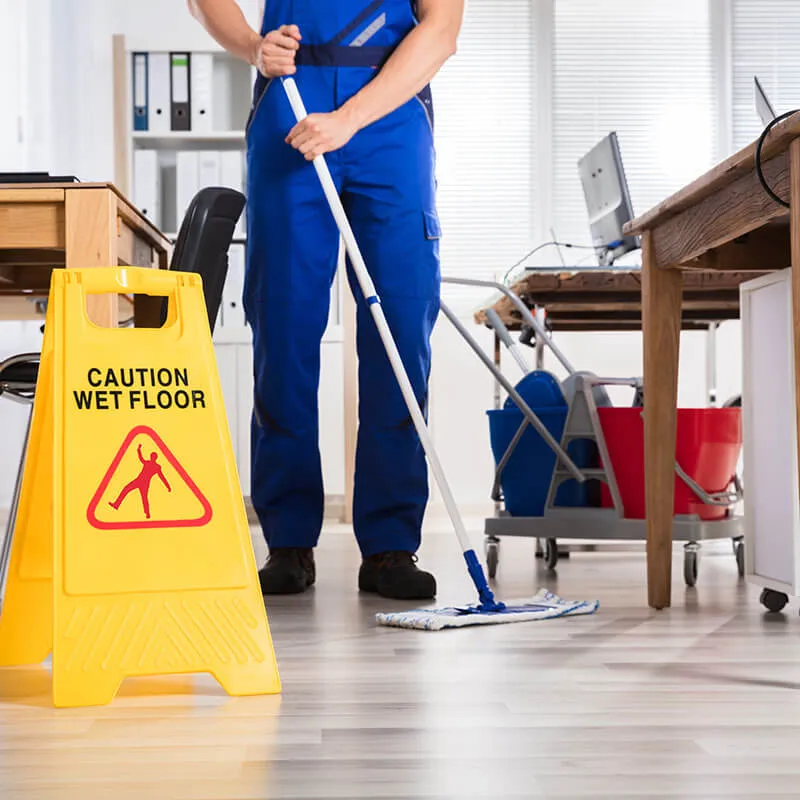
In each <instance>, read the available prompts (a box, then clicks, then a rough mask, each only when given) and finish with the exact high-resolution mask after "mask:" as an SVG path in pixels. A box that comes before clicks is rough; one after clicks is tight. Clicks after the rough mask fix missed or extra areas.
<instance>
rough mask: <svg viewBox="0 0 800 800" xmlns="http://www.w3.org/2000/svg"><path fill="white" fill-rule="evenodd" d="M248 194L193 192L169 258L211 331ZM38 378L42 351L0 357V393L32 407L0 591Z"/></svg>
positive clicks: (2, 571) (1, 553) (3, 569)
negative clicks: (198, 293) (186, 275)
mask: <svg viewBox="0 0 800 800" xmlns="http://www.w3.org/2000/svg"><path fill="white" fill-rule="evenodd" d="M244 205H245V197H244V195H243V194H242V193H241V192H237V191H235V190H233V189H226V188H217V187H210V188H206V189H201V190H200V191H199V192H198V193H197V195H195V197H194V199H193V200H192V202H191V204H190V205H189V208H188V209H187V211H186V215H185V216H184V218H183V222H182V223H181V229H180V231H179V232H178V239H177V241H176V242H175V249H174V250H173V253H172V261H171V262H170V269H171V270H178V271H180V272H195V273H197V274H198V275H200V277H201V278H202V280H203V291H204V294H205V299H206V312H207V314H208V323H209V326H210V328H211V332H212V333H213V332H214V327H215V325H216V322H217V316H218V315H219V307H220V305H221V304H222V290H223V287H224V286H225V278H226V277H227V274H228V251H229V249H230V246H231V241H232V240H233V232H234V229H235V228H236V223H237V222H238V221H239V217H240V216H241V215H242V211H243V210H244ZM166 318H167V299H166V298H164V301H163V302H162V306H161V324H162V325H163V324H164V322H166ZM38 377H39V353H25V354H22V355H17V356H12V357H11V358H8V359H6V360H5V361H0V396H6V397H8V398H10V399H11V400H15V401H17V402H20V403H25V404H27V405H29V406H30V407H31V411H30V412H29V414H28V422H27V426H26V432H25V440H24V444H23V449H22V456H21V458H20V462H19V468H18V470H17V478H16V481H15V484H14V495H13V498H12V502H11V509H10V511H9V515H8V521H7V523H6V530H5V536H4V537H3V545H2V549H0V592H2V590H3V588H4V585H5V578H6V574H7V572H8V562H9V557H10V554H11V539H12V534H13V531H14V526H15V524H16V519H17V512H18V509H19V495H20V490H21V488H22V475H23V473H24V470H25V455H26V453H27V451H28V436H29V434H30V425H31V413H32V411H33V398H34V395H35V392H36V381H37V379H38Z"/></svg>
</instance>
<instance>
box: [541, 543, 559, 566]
mask: <svg viewBox="0 0 800 800" xmlns="http://www.w3.org/2000/svg"><path fill="white" fill-rule="evenodd" d="M546 544H547V549H546V550H545V555H544V559H545V564H546V565H547V569H549V570H554V569H555V568H556V565H557V564H558V542H557V541H556V540H555V539H548V540H547V542H546Z"/></svg>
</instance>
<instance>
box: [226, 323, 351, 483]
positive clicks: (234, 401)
mask: <svg viewBox="0 0 800 800" xmlns="http://www.w3.org/2000/svg"><path fill="white" fill-rule="evenodd" d="M214 338H215V344H214V347H215V352H216V357H217V368H218V370H219V376H220V383H221V385H222V393H223V395H224V398H225V410H226V412H227V415H228V426H229V428H230V432H231V440H232V442H233V448H234V453H235V455H236V466H237V469H238V471H239V480H240V482H241V486H242V492H243V494H244V495H245V497H249V495H250V420H251V416H252V412H253V351H252V345H251V344H250V342H249V341H247V340H246V338H243V337H238V340H235V339H233V337H227V336H226V334H225V331H224V329H218V331H217V332H216V334H215V337H214ZM343 391H344V375H343V369H342V343H341V342H338V341H325V342H323V344H322V369H321V374H320V390H319V408H320V434H319V438H320V450H321V453H322V470H323V479H324V481H325V494H326V495H327V496H328V497H338V496H341V495H343V494H344V406H343V400H342V397H343Z"/></svg>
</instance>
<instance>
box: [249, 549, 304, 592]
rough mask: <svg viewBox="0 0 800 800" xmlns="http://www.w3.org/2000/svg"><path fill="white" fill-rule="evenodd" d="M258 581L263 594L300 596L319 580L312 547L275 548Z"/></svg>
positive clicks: (259, 574) (260, 572)
mask: <svg viewBox="0 0 800 800" xmlns="http://www.w3.org/2000/svg"><path fill="white" fill-rule="evenodd" d="M258 579H259V581H260V583H261V593H262V594H300V593H301V592H304V591H305V590H306V589H308V587H309V586H311V585H313V583H314V581H315V580H316V579H317V569H316V567H315V565H314V551H313V550H312V549H311V548H310V547H309V548H306V547H279V548H275V549H274V550H271V551H270V554H269V558H268V559H267V563H266V564H265V565H264V566H263V567H262V568H261V570H260V571H259V573H258Z"/></svg>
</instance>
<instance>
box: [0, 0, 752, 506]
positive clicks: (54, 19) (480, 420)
mask: <svg viewBox="0 0 800 800" xmlns="http://www.w3.org/2000/svg"><path fill="white" fill-rule="evenodd" d="M26 3H27V5H25V8H26V9H27V13H28V16H26V19H28V18H29V19H30V21H31V24H30V27H29V29H28V34H27V38H25V37H23V39H22V40H21V41H22V43H23V46H21V47H17V48H16V49H15V48H14V46H13V45H14V42H15V41H16V40H15V38H14V37H13V36H9V28H8V27H7V25H6V23H7V21H8V20H9V19H11V18H12V16H11V11H10V9H12V7H13V8H14V9H16V11H17V12H18V11H19V9H20V7H21V6H22V5H23V4H22V0H0V74H5V71H6V69H9V68H12V64H14V63H17V62H18V60H19V59H23V61H24V72H25V76H24V86H25V88H24V90H23V91H22V92H21V94H22V95H24V94H27V97H25V98H24V100H25V101H26V102H25V103H23V106H24V112H23V116H24V123H25V132H26V143H25V146H24V147H23V148H22V150H21V151H19V152H17V151H16V150H15V151H14V152H15V153H17V155H16V156H15V157H16V158H17V159H18V160H21V162H22V163H19V164H18V167H19V168H21V167H24V166H33V167H36V168H41V169H49V170H50V171H51V172H66V173H69V174H76V175H78V176H79V177H80V178H81V179H82V180H108V179H109V178H111V176H112V175H113V149H114V147H113V145H114V143H113V130H112V61H111V36H112V35H113V34H114V33H123V34H125V35H126V36H127V37H128V38H129V39H130V40H131V43H133V44H136V46H139V45H140V44H141V43H144V42H150V43H153V44H151V46H154V47H155V46H166V47H169V46H180V47H189V48H199V47H207V46H209V41H210V40H209V39H208V37H207V36H206V34H205V33H204V32H203V31H202V29H201V28H200V26H199V25H198V24H197V23H196V22H195V21H194V20H192V19H191V18H190V17H189V14H188V12H187V11H186V10H185V5H184V3H183V0H180V1H179V2H173V3H165V2H163V0H136V2H134V1H133V0H26ZM257 6H258V0H252V2H251V3H250V4H249V10H250V15H251V17H252V16H254V15H255V16H257ZM6 40H8V41H6ZM9 42H11V45H9ZM20 50H21V53H20V52H18V51H20ZM12 54H13V55H12ZM12 74H13V73H12ZM12 96H15V95H12ZM13 113H15V112H11V111H9V110H8V107H7V106H3V105H2V104H0V153H3V152H5V150H6V148H5V145H6V141H8V142H11V138H9V137H10V134H9V131H10V130H11V128H10V125H11V124H12V121H11V120H10V117H11V116H12V115H13ZM4 136H5V137H6V138H5V139H4V138H2V137H4ZM10 148H11V145H9V149H10ZM2 166H3V165H1V164H0V167H2ZM487 235H491V232H487ZM449 266H450V265H448V264H447V263H445V264H443V270H444V272H445V273H446V272H447V271H448V267H449ZM496 267H497V265H496V264H495V265H491V266H489V265H487V270H494V269H496ZM482 299H483V295H482V294H481V291H480V290H477V291H476V295H475V305H476V306H477V305H479V304H480V303H481V301H482ZM465 322H466V324H467V326H468V328H469V329H470V330H471V331H473V333H474V334H475V335H476V336H478V338H479V340H480V341H481V343H482V344H483V345H484V346H485V347H486V349H487V352H489V353H491V348H492V339H491V336H490V335H489V333H488V332H487V331H485V330H481V329H478V328H477V327H476V326H474V325H473V323H472V320H471V317H469V316H467V317H465ZM40 340H41V337H40V334H39V329H38V325H30V324H26V325H23V324H20V323H5V324H3V323H0V357H3V355H6V354H10V353H12V352H19V351H23V350H31V349H36V348H38V346H39V344H40ZM558 341H559V344H560V345H561V347H562V348H563V349H564V350H565V351H566V353H567V354H568V355H569V357H570V358H571V359H572V360H573V361H574V363H575V365H576V366H577V367H578V368H581V369H589V370H592V371H594V372H596V373H598V374H609V375H615V376H631V375H639V374H640V373H641V370H642V367H641V336H640V335H638V334H619V335H615V334H580V335H578V334H570V335H561V336H559V337H558ZM341 348H342V345H341V344H340V343H335V342H334V343H330V344H327V345H325V348H324V359H325V367H324V375H323V392H324V398H323V400H322V401H321V404H320V405H321V408H322V414H323V420H322V449H323V462H324V469H325V478H326V488H327V490H328V492H329V493H330V494H332V495H341V494H342V493H343V491H344V444H343V436H342V432H341V430H342V425H343V408H342V400H341V383H342V371H341V364H342V352H341ZM226 350H227V351H231V348H220V349H218V356H219V357H220V358H221V359H226V358H227V355H226ZM704 358H705V353H704V335H703V334H686V335H684V339H683V345H682V350H681V381H680V403H681V405H682V406H697V405H704V404H705V362H704ZM718 358H719V372H720V378H721V380H720V382H719V398H720V400H724V399H726V398H727V397H728V396H730V395H732V394H734V393H736V392H738V391H739V385H740V372H741V369H740V345H739V340H738V324H733V323H731V324H728V325H726V326H723V329H722V331H721V332H720V334H719V342H718ZM532 360H533V359H532V353H531V361H532ZM245 363H246V362H245ZM552 365H553V360H552V359H549V360H548V362H547V366H548V368H550V367H552ZM504 367H505V369H506V371H507V374H508V375H509V376H510V377H512V378H514V379H516V378H517V377H518V376H519V374H520V373H519V372H518V370H517V368H516V366H515V365H514V364H513V362H510V360H509V359H508V358H505V359H504ZM246 368H247V367H246V366H245V367H244V369H246ZM232 369H234V366H233V365H232V363H230V362H228V361H224V362H221V363H220V372H221V373H222V374H223V375H226V374H227V375H229V374H231V370H232ZM236 369H239V370H240V371H241V370H242V369H243V367H242V364H241V363H239V364H238V365H237V366H236ZM242 392H243V390H241V389H240V390H239V394H238V395H237V396H236V398H235V399H233V400H231V399H229V407H230V408H231V409H233V408H236V409H238V410H237V421H236V422H235V423H234V424H233V425H232V427H233V428H234V429H235V430H236V431H237V433H236V434H235V436H236V438H237V440H238V441H239V442H240V443H244V434H243V432H242V431H243V430H244V429H243V428H242V426H243V425H246V424H248V422H249V421H248V420H247V419H246V418H245V419H242V417H243V416H246V415H244V414H243V412H242V403H245V402H246V393H242ZM493 396H494V386H493V381H492V378H491V376H490V374H489V373H488V372H487V371H486V370H485V368H484V367H483V366H482V365H481V364H480V363H479V362H478V360H477V359H476V358H475V356H474V355H473V354H472V353H471V352H470V351H469V350H468V349H467V346H466V344H465V343H464V342H463V341H462V340H461V339H460V338H459V337H458V335H457V334H456V333H455V332H454V331H453V329H452V326H450V324H449V322H447V320H444V319H442V320H440V322H439V325H438V326H437V329H436V333H435V340H434V366H433V374H432V387H431V427H432V431H433V435H434V439H435V441H436V444H437V447H438V448H439V450H440V452H441V457H442V459H443V462H444V466H445V469H446V470H447V474H448V476H449V478H450V480H451V481H452V484H453V488H454V492H455V494H456V497H457V499H458V500H459V502H461V503H462V504H464V505H468V506H471V507H472V506H474V507H479V506H480V507H490V505H489V501H488V498H489V490H490V487H491V481H492V468H493V461H492V457H491V451H490V449H489V434H488V422H487V419H486V413H485V412H486V410H487V409H489V408H492V407H493V404H494V401H493ZM243 398H245V399H243ZM626 402H627V400H626ZM9 406H10V404H9V403H7V402H0V439H1V440H2V441H4V442H7V443H9V448H8V449H7V450H6V451H5V452H6V453H8V457H7V458H4V459H2V460H0V507H2V506H4V505H7V503H8V500H9V498H10V494H11V485H12V481H13V472H14V468H15V456H16V452H17V449H18V446H19V442H20V441H21V436H22V423H23V420H24V414H23V410H22V409H21V408H9ZM240 471H241V472H242V479H243V483H245V485H247V484H249V470H248V469H247V467H246V464H245V463H244V462H240ZM433 496H434V498H436V496H437V493H436V492H435V491H434V494H433ZM434 502H435V499H434Z"/></svg>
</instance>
